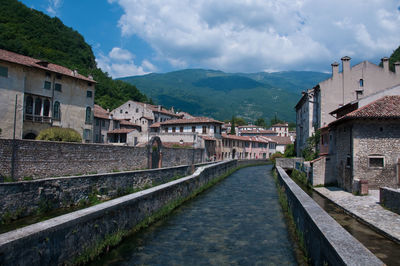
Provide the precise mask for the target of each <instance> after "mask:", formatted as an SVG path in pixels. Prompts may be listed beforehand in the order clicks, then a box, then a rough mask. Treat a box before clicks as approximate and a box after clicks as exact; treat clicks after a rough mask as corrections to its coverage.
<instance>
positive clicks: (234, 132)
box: [230, 116, 236, 135]
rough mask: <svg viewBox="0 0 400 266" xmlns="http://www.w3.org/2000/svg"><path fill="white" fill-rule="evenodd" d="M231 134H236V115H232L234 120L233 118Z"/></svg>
mask: <svg viewBox="0 0 400 266" xmlns="http://www.w3.org/2000/svg"><path fill="white" fill-rule="evenodd" d="M230 134H231V135H236V130H235V117H234V116H232V120H231V133H230Z"/></svg>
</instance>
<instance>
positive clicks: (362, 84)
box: [360, 79, 364, 87]
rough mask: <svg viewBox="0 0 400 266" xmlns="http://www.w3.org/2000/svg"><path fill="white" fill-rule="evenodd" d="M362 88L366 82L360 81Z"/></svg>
mask: <svg viewBox="0 0 400 266" xmlns="http://www.w3.org/2000/svg"><path fill="white" fill-rule="evenodd" d="M360 87H364V80H363V79H360Z"/></svg>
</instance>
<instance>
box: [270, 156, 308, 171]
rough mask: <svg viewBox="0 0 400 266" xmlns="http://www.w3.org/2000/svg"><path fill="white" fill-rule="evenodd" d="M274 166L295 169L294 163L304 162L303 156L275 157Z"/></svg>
mask: <svg viewBox="0 0 400 266" xmlns="http://www.w3.org/2000/svg"><path fill="white" fill-rule="evenodd" d="M275 162H276V163H275V165H276V167H278V166H279V167H282V168H283V169H286V170H288V169H296V163H297V162H298V163H304V159H303V158H276V159H275Z"/></svg>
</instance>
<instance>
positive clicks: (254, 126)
mask: <svg viewBox="0 0 400 266" xmlns="http://www.w3.org/2000/svg"><path fill="white" fill-rule="evenodd" d="M244 127H253V128H259V127H260V126H256V125H247V126H238V128H244Z"/></svg>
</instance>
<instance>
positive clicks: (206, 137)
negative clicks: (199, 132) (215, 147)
mask: <svg viewBox="0 0 400 266" xmlns="http://www.w3.org/2000/svg"><path fill="white" fill-rule="evenodd" d="M200 137H201V138H202V139H204V140H210V141H216V140H217V139H216V138H213V137H208V136H200Z"/></svg>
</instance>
